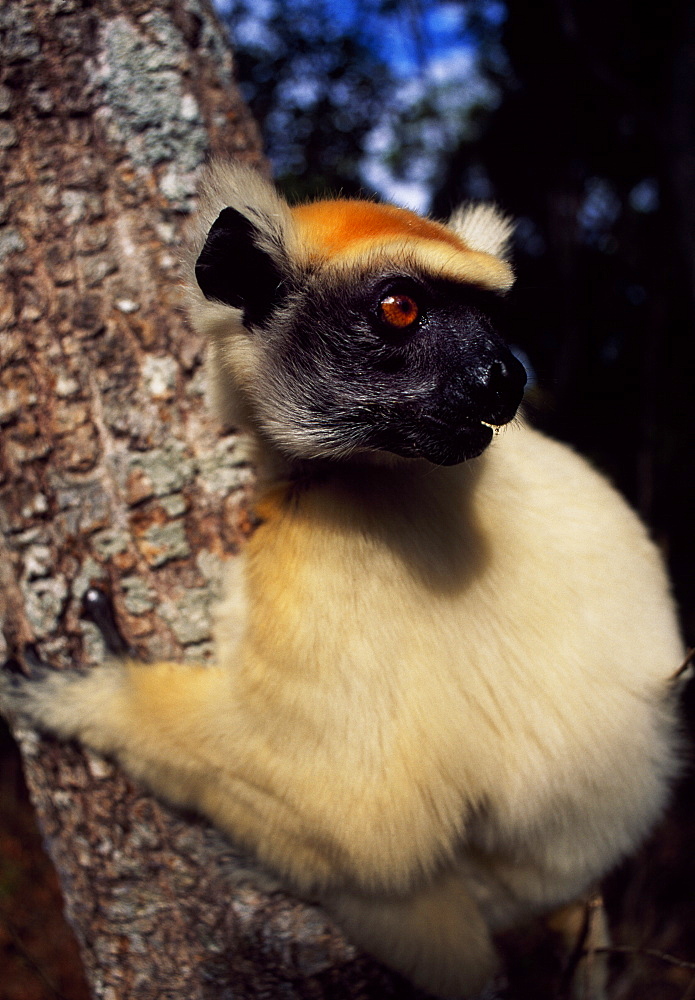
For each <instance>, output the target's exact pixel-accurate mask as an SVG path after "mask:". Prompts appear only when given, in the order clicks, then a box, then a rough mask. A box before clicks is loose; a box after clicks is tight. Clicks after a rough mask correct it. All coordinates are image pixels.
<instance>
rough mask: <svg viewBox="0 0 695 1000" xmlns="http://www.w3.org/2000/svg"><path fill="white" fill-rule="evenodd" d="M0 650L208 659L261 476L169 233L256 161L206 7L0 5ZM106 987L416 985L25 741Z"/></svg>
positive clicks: (61, 656)
mask: <svg viewBox="0 0 695 1000" xmlns="http://www.w3.org/2000/svg"><path fill="white" fill-rule="evenodd" d="M0 65H1V66H2V77H1V83H0V182H1V183H2V186H3V190H2V194H1V195H0V197H1V198H2V201H1V203H0V211H1V212H2V222H3V229H2V232H1V234H0V268H1V269H2V280H3V285H4V290H3V293H2V296H1V297H0V432H1V443H0V449H1V450H0V528H1V529H2V535H3V536H4V541H3V542H2V543H1V549H2V550H1V551H0V624H1V626H2V636H1V637H0V657H1V658H2V659H3V660H4V659H6V658H10V657H14V658H16V659H18V660H19V661H20V662H22V661H23V659H24V658H25V656H26V651H27V649H30V650H32V651H33V652H34V653H38V654H39V656H40V657H41V658H42V659H43V660H45V661H46V662H47V663H49V664H50V665H51V666H52V667H54V668H62V667H66V666H68V665H70V666H75V665H78V666H81V667H91V666H94V665H96V664H97V663H98V662H99V661H100V660H102V659H103V656H104V646H103V641H102V638H101V635H100V633H99V632H98V630H97V629H96V627H95V626H94V625H93V624H92V623H91V622H89V621H87V620H85V619H84V617H83V616H82V597H83V595H84V592H85V590H86V589H87V587H89V586H90V585H98V586H105V587H107V588H108V589H109V590H110V591H111V593H112V594H113V598H114V601H115V606H116V609H117V614H118V618H119V623H120V626H121V629H122V631H123V633H124V635H125V637H126V639H127V641H128V642H129V643H130V644H132V646H133V647H134V648H135V649H136V650H137V652H138V654H139V655H141V656H143V657H145V658H153V657H161V656H167V657H175V658H179V657H189V658H195V659H201V658H203V659H205V658H207V657H209V656H210V628H209V619H208V609H209V605H210V601H211V599H212V598H213V596H214V593H215V588H216V585H217V582H218V580H219V576H220V572H221V570H222V568H223V566H224V563H225V560H227V559H228V558H230V557H231V556H232V555H233V554H234V553H235V552H236V551H237V549H238V547H239V545H240V544H241V543H242V541H243V537H244V534H245V533H246V530H247V523H246V517H247V515H246V508H245V500H246V497H247V494H248V489H249V485H250V483H251V477H252V473H251V470H250V469H249V468H248V466H247V464H246V461H245V456H244V448H243V442H240V440H239V439H238V438H237V436H235V435H223V434H221V433H220V430H219V428H218V427H217V425H216V424H215V422H214V421H213V420H212V419H211V418H210V417H209V416H208V414H207V409H206V405H205V401H204V398H203V370H202V367H201V362H202V356H203V344H202V343H201V341H200V339H199V338H198V337H197V336H196V335H195V334H194V333H193V332H192V331H191V330H190V328H189V327H188V326H187V324H186V319H185V316H184V314H183V312H182V308H181V292H180V289H179V285H178V247H179V245H180V241H181V234H182V230H183V227H184V226H185V223H186V219H187V216H188V214H189V213H190V211H191V209H192V207H193V205H194V191H195V177H196V172H197V170H198V168H199V167H200V165H201V164H202V162H203V160H204V158H205V157H206V156H207V155H208V154H210V153H215V154H220V155H225V154H227V155H233V156H236V157H242V158H244V159H245V160H247V161H250V162H254V163H257V164H259V163H261V155H260V146H259V139H258V135H257V132H256V129H255V127H254V124H253V122H252V121H251V120H250V119H249V117H248V115H247V112H246V111H245V109H244V107H243V106H242V104H241V103H240V100H239V97H238V95H237V93H236V90H235V89H234V87H233V85H232V83H231V56H230V54H229V52H228V50H227V47H226V42H225V39H224V36H223V34H222V33H221V31H220V29H219V27H218V25H217V23H216V21H215V19H214V16H213V15H212V12H211V10H210V9H209V8H208V6H207V5H206V3H205V0H180V2H176V0H156V2H153V0H99V2H91V0H14V2H10V3H9V4H5V5H4V6H3V7H2V8H1V9H0ZM16 735H17V737H18V739H19V741H20V744H21V747H22V752H23V756H24V762H25V770H26V776H27V780H28V783H29V787H30V790H31V794H32V798H33V801H34V804H35V807H36V810H37V813H38V817H39V820H40V824H41V828H42V830H43V833H44V836H45V839H46V842H47V845H48V848H49V851H50V854H51V857H52V858H53V861H54V863H55V865H56V867H57V869H58V871H59V874H60V877H61V881H62V886H63V890H64V895H65V901H66V908H67V913H68V915H69V918H70V920H71V922H72V924H73V926H74V928H75V931H76V934H77V937H78V940H79V943H80V947H81V951H82V956H83V961H84V965H85V969H86V972H87V975H88V979H89V982H90V987H91V990H92V992H93V995H94V996H95V997H99V998H105V1000H106V998H108V1000H120V998H123V1000H126V998H127V1000H140V998H146V997H154V996H157V997H171V998H185V1000H197V998H201V1000H202V998H207V997H213V996H214V997H232V996H234V997H256V996H259V997H260V996H286V997H317V998H319V997H328V996H330V997H341V996H345V997H347V996H353V997H360V996H363V997H377V996H378V997H385V996H389V995H395V993H398V995H399V996H409V995H413V996H414V995H415V994H414V993H413V992H412V991H411V990H410V989H409V988H408V987H407V986H405V985H403V984H400V983H398V982H397V981H396V980H395V979H393V978H392V977H390V976H388V975H387V974H386V973H384V972H383V971H382V970H381V969H380V968H379V967H378V966H376V965H375V964H374V963H372V962H370V961H369V960H368V959H365V958H362V957H359V956H357V955H356V953H355V952H354V950H353V949H352V948H351V946H350V945H348V944H347V943H346V941H345V940H344V939H343V938H342V937H341V935H340V933H339V932H338V931H337V930H336V929H335V927H333V926H332V925H331V924H330V922H329V921H328V920H327V918H326V917H325V916H324V915H323V914H322V913H321V912H320V911H319V910H318V909H315V908H313V907H311V906H308V905H305V904H303V903H300V902H298V901H296V900H293V899H292V898H290V897H288V896H286V895H284V894H283V893H281V892H280V891H278V890H277V887H275V886H272V885H269V884H268V883H267V882H266V881H264V879H263V877H262V876H261V875H260V873H258V872H254V871H253V869H252V868H250V867H249V866H248V864H247V863H246V862H245V860H244V859H242V858H240V857H239V856H238V855H236V854H235V853H234V852H233V850H232V848H231V845H230V844H229V843H228V842H226V841H225V840H224V839H223V838H222V837H221V836H220V835H219V834H218V833H217V832H215V831H214V830H212V829H210V828H209V827H208V826H207V825H206V824H205V823H204V822H202V821H199V820H196V819H194V818H190V817H183V816H181V815H180V814H177V813H175V812H174V811H173V810H169V809H168V808H166V807H165V806H164V805H162V804H161V803H159V802H157V801H155V800H154V799H152V798H151V797H149V796H148V795H147V794H146V793H145V792H144V791H143V790H142V789H140V788H136V787H134V786H133V785H132V784H131V783H130V782H129V781H128V780H127V779H126V778H125V777H124V776H123V774H122V773H121V772H120V771H118V769H116V768H115V767H113V766H111V765H110V764H108V763H106V762H104V761H102V760H101V759H98V758H97V757H95V756H90V755H89V754H85V753H83V752H82V751H81V750H79V749H77V748H75V747H69V746H62V745H59V744H57V743H55V742H52V741H49V740H44V739H40V738H38V737H37V735H36V734H35V733H33V732H30V731H27V730H19V731H18V732H17V733H16Z"/></svg>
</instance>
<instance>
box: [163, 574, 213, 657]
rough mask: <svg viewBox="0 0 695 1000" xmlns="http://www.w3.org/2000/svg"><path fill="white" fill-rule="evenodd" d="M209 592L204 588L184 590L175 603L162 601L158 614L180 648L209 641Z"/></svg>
mask: <svg viewBox="0 0 695 1000" xmlns="http://www.w3.org/2000/svg"><path fill="white" fill-rule="evenodd" d="M210 602H211V594H210V591H209V590H208V589H207V588H205V587H194V588H192V589H191V590H185V591H184V592H183V593H182V594H181V596H180V597H179V598H178V599H177V600H176V601H164V603H163V604H161V605H160V608H159V613H160V614H161V616H162V618H163V619H164V620H165V621H166V622H167V624H168V625H169V627H170V628H171V630H172V632H173V633H174V635H175V636H176V638H177V639H178V640H179V642H180V643H181V645H182V646H188V645H190V644H192V643H201V642H204V641H205V640H208V639H210V633H211V628H210Z"/></svg>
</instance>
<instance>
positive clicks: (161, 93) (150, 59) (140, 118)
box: [93, 10, 207, 209]
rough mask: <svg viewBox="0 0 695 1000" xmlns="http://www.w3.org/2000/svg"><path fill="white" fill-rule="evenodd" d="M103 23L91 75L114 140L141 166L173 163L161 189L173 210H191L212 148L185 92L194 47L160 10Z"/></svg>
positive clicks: (101, 111) (193, 100)
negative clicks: (136, 21)
mask: <svg viewBox="0 0 695 1000" xmlns="http://www.w3.org/2000/svg"><path fill="white" fill-rule="evenodd" d="M140 26H141V30H138V29H137V28H135V27H134V26H133V25H132V24H131V23H130V22H129V21H128V19H127V18H125V17H115V18H111V19H107V20H104V21H103V22H102V24H101V28H100V45H99V54H98V58H97V62H96V66H94V67H93V79H94V82H95V83H96V84H97V85H98V86H99V88H100V90H101V93H102V95H103V107H102V108H101V110H100V115H101V117H102V119H103V120H104V121H105V122H106V125H107V129H108V131H109V133H110V135H111V138H112V139H113V140H114V141H116V142H118V143H122V144H123V145H125V147H126V149H127V151H128V153H129V155H130V157H131V158H132V160H133V162H134V163H135V165H136V166H139V167H145V168H147V169H152V168H153V167H156V166H158V165H160V164H164V163H168V164H170V167H169V169H168V171H167V172H166V174H165V175H164V178H165V180H163V183H162V185H161V190H162V193H163V194H164V195H165V197H167V198H168V199H169V200H170V201H172V202H173V203H174V205H175V207H178V208H180V209H189V208H190V207H192V195H193V193H194V190H195V188H194V178H193V174H194V172H195V170H196V169H197V167H199V166H200V164H201V163H202V162H203V158H204V156H205V152H206V149H207V138H206V133H205V129H204V127H203V125H202V124H200V123H199V122H198V120H197V119H198V108H197V105H196V102H195V98H194V97H193V95H192V94H190V93H187V92H185V91H184V89H183V86H182V83H181V67H182V66H184V65H186V62H187V60H188V50H187V46H186V43H185V41H184V39H183V38H182V36H181V34H180V33H179V31H178V30H177V29H176V28H175V27H174V25H173V24H172V23H171V21H170V20H169V19H168V18H167V17H165V16H164V14H162V13H161V12H159V11H156V10H155V11H153V12H152V13H150V14H147V15H146V16H145V17H143V18H141V20H140Z"/></svg>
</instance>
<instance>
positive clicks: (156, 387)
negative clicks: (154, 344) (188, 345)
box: [142, 354, 179, 399]
mask: <svg viewBox="0 0 695 1000" xmlns="http://www.w3.org/2000/svg"><path fill="white" fill-rule="evenodd" d="M178 373H179V366H178V364H177V362H176V360H175V359H174V358H171V357H155V356H154V355H152V354H148V355H147V356H146V357H145V360H144V361H143V365H142V377H143V379H144V382H145V385H146V386H147V390H148V392H149V394H150V396H152V397H153V398H154V399H170V398H171V397H172V396H173V395H174V392H175V391H176V379H177V377H178Z"/></svg>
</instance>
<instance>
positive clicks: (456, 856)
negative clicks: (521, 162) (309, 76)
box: [7, 164, 682, 996]
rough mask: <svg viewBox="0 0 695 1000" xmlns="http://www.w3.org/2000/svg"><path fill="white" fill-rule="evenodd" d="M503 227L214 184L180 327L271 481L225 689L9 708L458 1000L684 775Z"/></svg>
mask: <svg viewBox="0 0 695 1000" xmlns="http://www.w3.org/2000/svg"><path fill="white" fill-rule="evenodd" d="M510 232H511V228H510V224H509V222H508V221H507V220H506V219H505V218H504V217H503V216H501V215H500V214H499V213H498V212H497V210H496V209H494V208H492V207H490V206H469V207H464V208H462V209H460V210H459V211H457V212H456V213H455V214H454V215H453V217H452V218H451V220H450V221H449V223H448V224H447V225H444V224H440V223H437V222H433V221H431V220H429V219H425V218H421V217H419V216H417V215H415V214H414V213H412V212H410V211H407V210H405V209H401V208H395V207H392V206H388V205H382V204H377V203H373V202H369V201H361V200H340V199H338V200H328V201H319V202H316V203H313V204H308V205H300V206H297V207H290V206H289V205H288V204H287V203H286V202H285V201H284V199H283V198H281V197H280V196H279V195H278V194H277V193H276V191H275V190H274V188H273V187H272V186H271V185H270V184H269V183H267V182H266V181H265V180H264V179H262V178H261V177H260V176H259V175H257V174H255V173H253V172H252V171H250V170H248V169H246V168H242V167H237V166H230V165H221V164H218V165H216V166H213V167H212V168H211V169H210V171H209V173H208V177H207V180H206V183H205V189H204V192H203V196H202V208H201V212H200V227H199V233H198V237H197V239H196V240H194V246H193V249H192V254H191V258H190V264H189V268H188V270H189V275H188V278H189V299H190V315H191V319H192V322H193V324H194V326H196V328H198V329H199V330H201V331H204V333H205V334H206V335H207V337H208V340H209V346H210V352H209V358H210V360H209V371H210V376H211V380H212V389H213V396H214V399H215V405H216V406H217V408H218V410H219V413H220V415H221V417H222V418H223V419H224V420H225V421H226V422H227V423H229V424H233V425H235V426H238V427H243V428H244V429H245V430H247V431H248V432H249V434H250V435H251V436H252V438H253V440H254V442H255V448H256V452H257V461H258V466H259V470H260V474H259V488H258V495H257V498H256V513H257V516H258V519H259V522H260V523H259V527H258V528H257V530H256V531H255V533H254V535H253V537H252V538H251V540H250V542H249V543H248V546H247V548H246V551H245V553H244V555H243V556H242V557H241V558H240V559H239V560H238V561H237V562H236V563H235V565H234V567H233V571H232V573H231V574H230V581H229V586H228V591H227V594H226V596H225V598H224V600H223V601H222V603H221V606H220V609H219V612H218V615H217V626H216V629H217V632H216V642H217V655H216V661H215V665H214V666H212V667H202V666H201V667H196V666H190V665H183V664H179V663H154V664H141V663H135V662H126V663H116V664H110V665H106V666H104V667H103V668H101V669H98V670H95V671H93V672H92V673H90V674H88V675H87V676H72V675H68V676H66V675H64V674H56V675H55V676H50V677H49V678H48V679H47V680H43V681H41V682H31V681H28V682H27V683H26V684H24V685H23V686H22V687H21V688H20V690H19V692H17V691H16V690H14V693H12V692H7V698H8V702H9V704H10V708H12V707H13V706H14V707H15V708H16V707H17V706H20V708H21V710H22V711H24V712H26V713H28V714H29V715H30V716H31V717H32V718H33V719H34V720H35V721H36V722H37V723H38V724H39V725H41V726H42V727H43V728H45V729H47V730H49V731H51V732H54V733H57V734H58V735H60V736H62V737H77V738H78V739H80V740H82V741H83V742H84V743H85V744H87V745H89V746H91V747H93V748H95V749H97V750H99V751H103V752H105V753H108V754H112V755H115V756H116V757H117V758H118V759H119V760H120V761H121V762H122V763H123V764H124V766H125V767H127V768H128V769H129V770H130V772H131V773H132V774H133V775H135V776H136V777H138V778H141V779H142V780H143V781H145V782H147V783H148V784H149V785H150V786H151V787H152V788H153V789H154V790H155V791H157V792H159V793H160V794H162V795H164V796H166V797H168V798H169V799H171V800H173V801H174V802H176V803H180V804H182V805H185V806H187V807H191V806H192V807H195V808H196V809H198V810H200V811H201V812H202V813H204V814H205V815H207V816H208V817H209V818H210V819H211V820H212V821H213V822H214V823H215V824H217V825H218V826H219V827H220V828H221V829H222V830H224V831H226V832H227V833H228V834H229V835H230V836H231V837H232V838H233V839H234V841H235V842H236V843H237V844H239V845H240V846H242V847H244V848H246V849H248V850H249V851H251V852H253V853H254V854H255V856H256V857H257V858H259V859H260V860H261V861H262V862H263V863H264V864H265V865H267V866H268V867H269V868H271V869H272V870H273V871H274V872H276V873H278V874H279V875H280V876H281V877H282V878H284V879H285V880H286V881H287V882H288V884H289V885H290V886H292V887H294V889H295V890H296V891H298V892H300V893H309V894H312V895H313V896H315V897H318V898H319V899H320V900H321V901H322V902H323V904H324V905H325V906H326V908H327V909H328V910H329V911H330V912H332V913H333V914H334V915H335V916H336V918H337V919H338V920H339V921H340V922H342V924H343V926H344V927H345V930H346V931H347V933H348V934H349V935H350V936H351V937H352V938H353V939H354V940H355V941H356V943H358V944H360V945H362V946H363V947H364V948H366V949H367V950H369V951H371V952H372V953H373V954H375V955H376V956H377V957H378V958H380V959H382V960H383V961H384V962H386V963H387V964H390V965H391V966H393V967H394V968H396V969H398V970H399V971H401V972H402V973H404V974H405V975H407V976H409V977H410V978H411V979H412V980H413V981H414V982H415V983H417V984H418V985H420V986H423V987H425V988H427V989H428V990H430V991H432V992H434V993H437V994H439V995H441V996H468V995H471V994H472V993H474V992H475V991H476V990H479V989H481V988H482V987H483V985H484V984H485V982H486V981H487V980H488V978H489V977H490V976H491V974H492V973H493V971H494V968H495V963H496V956H495V949H494V946H493V943H492V935H493V934H494V933H495V932H497V931H499V930H503V929H505V928H508V927H511V926H514V925H515V924H518V923H523V921H524V920H526V919H528V918H529V917H531V916H533V915H535V914H537V913H540V912H543V911H549V910H552V909H553V908H556V907H560V906H562V905H563V904H565V903H568V902H570V901H572V900H573V899H575V898H577V897H578V896H580V895H581V894H582V893H583V892H585V891H586V890H587V887H589V886H590V885H591V884H592V883H594V882H595V881H596V880H597V879H599V878H600V877H601V876H602V875H603V874H604V873H605V872H606V871H607V870H609V869H610V868H611V867H612V866H614V865H615V864H616V863H617V862H618V861H619V860H620V859H621V858H622V857H623V856H624V855H625V854H626V853H627V852H629V851H631V850H632V849H633V848H634V847H635V846H636V845H637V844H638V843H639V842H640V840H641V839H642V838H643V837H644V836H645V835H646V833H647V832H648V831H649V829H650V828H651V826H652V825H653V823H654V822H655V820H656V819H657V817H658V816H659V814H660V813H661V811H662V808H663V806H664V802H665V799H666V796H667V792H668V787H669V781H670V779H671V778H672V776H673V774H674V772H675V770H676V767H677V764H676V759H677V751H676V736H675V731H676V710H675V706H674V703H673V697H672V693H671V689H670V685H669V678H670V676H671V675H672V673H673V671H674V669H675V667H676V666H677V665H678V663H679V662H680V660H681V658H682V647H681V641H680V638H679V634H678V627H677V624H676V618H675V613H674V607H673V602H672V599H671V596H670V592H669V587H668V583H667V579H666V576H665V573H664V569H663V566H662V562H661V559H660V556H659V554H658V552H657V550H656V548H655V547H654V545H653V544H652V542H651V541H650V540H649V538H648V536H647V532H646V531H645V529H644V527H643V526H642V524H641V523H640V522H639V520H638V519H637V517H636V516H635V515H634V514H633V512H632V511H631V510H630V509H629V508H628V506H627V505H626V504H625V502H624V501H623V500H622V499H621V498H620V497H619V496H618V494H617V493H616V492H615V491H614V489H613V488H612V487H611V486H610V485H609V484H608V482H606V480H605V479H604V478H602V477H601V476H600V475H599V474H598V473H597V472H595V471H594V470H593V469H592V468H591V467H590V466H589V465H588V464H587V463H586V462H585V461H584V460H583V459H581V458H579V457H578V456H577V455H576V454H575V453H574V452H573V451H571V450H570V449H569V448H567V447H565V446H563V445H561V444H558V443H555V442H553V441H551V440H549V439H548V438H547V437H544V436H543V435H541V434H540V433H538V432H537V431H535V430H533V429H532V428H531V427H530V426H528V425H527V424H526V423H525V422H524V420H523V419H521V418H520V417H518V416H516V415H517V411H518V407H519V404H520V402H521V398H522V394H523V390H524V383H525V373H524V370H523V367H522V366H521V364H520V363H519V361H518V360H517V359H516V358H515V357H514V355H513V354H512V353H511V352H510V351H509V349H508V347H506V346H505V344H504V342H503V340H502V339H501V336H500V332H499V329H498V311H499V309H498V307H499V303H500V298H501V296H502V295H503V293H504V292H506V290H507V289H508V288H509V287H510V286H511V284H512V281H513V274H512V269H511V267H510V264H509V262H508V259H507V243H508V240H509V237H510ZM515 418H516V419H515ZM498 428H501V432H500V433H495V432H496V429H498Z"/></svg>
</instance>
